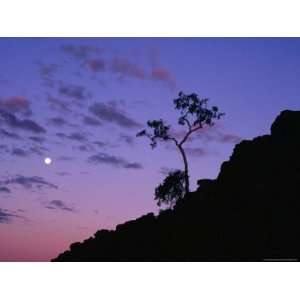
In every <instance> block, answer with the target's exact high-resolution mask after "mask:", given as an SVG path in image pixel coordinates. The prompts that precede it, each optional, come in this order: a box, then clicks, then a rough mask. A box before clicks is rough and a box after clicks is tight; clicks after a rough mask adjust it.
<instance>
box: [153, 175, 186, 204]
mask: <svg viewBox="0 0 300 300" xmlns="http://www.w3.org/2000/svg"><path fill="white" fill-rule="evenodd" d="M183 196H184V172H183V171H181V170H176V171H173V172H169V174H168V175H167V177H166V178H165V179H164V181H163V183H161V184H159V185H158V186H157V187H156V188H155V200H157V205H158V206H161V205H162V204H165V205H169V207H170V208H172V207H173V206H174V204H175V203H176V202H177V201H178V200H179V199H181V198H183Z"/></svg>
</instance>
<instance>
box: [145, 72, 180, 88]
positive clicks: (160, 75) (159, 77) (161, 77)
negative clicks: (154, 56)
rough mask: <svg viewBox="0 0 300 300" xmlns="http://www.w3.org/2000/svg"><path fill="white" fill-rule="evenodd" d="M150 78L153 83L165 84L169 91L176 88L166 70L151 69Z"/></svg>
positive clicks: (172, 77)
mask: <svg viewBox="0 0 300 300" xmlns="http://www.w3.org/2000/svg"><path fill="white" fill-rule="evenodd" d="M151 78H152V79H153V80H155V81H160V82H163V83H165V84H167V85H168V86H169V88H170V89H171V90H174V89H175V88H176V81H175V78H174V76H173V75H172V74H171V72H170V71H169V70H167V69H166V68H162V67H160V68H159V67H157V68H153V69H152V71H151Z"/></svg>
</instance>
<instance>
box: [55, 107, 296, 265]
mask: <svg viewBox="0 0 300 300" xmlns="http://www.w3.org/2000/svg"><path fill="white" fill-rule="evenodd" d="M198 183H199V188H198V189H197V191H195V192H192V193H190V194H189V195H188V196H187V197H185V198H184V199H183V200H181V201H179V202H178V203H177V204H176V206H175V208H174V210H173V211H171V210H167V211H164V212H162V213H161V214H160V215H159V216H157V217H155V216H154V215H153V214H148V215H145V216H142V217H141V218H138V219H136V220H134V221H129V222H126V223H124V224H121V225H118V226H117V228H116V230H115V231H108V230H100V231H98V232H96V234H95V235H94V236H93V237H91V238H89V239H87V240H85V241H83V242H82V243H74V244H72V245H71V246H70V250H68V251H66V252H64V253H62V254H60V255H59V256H58V257H57V258H55V259H53V261H261V260H264V259H297V258H298V257H299V258H300V217H299V216H300V193H299V191H300V111H283V112H281V114H280V115H279V116H278V117H277V118H276V120H275V121H274V123H273V125H272V127H271V134H270V135H264V136H260V137H257V138H255V139H253V140H251V141H248V140H247V141H242V142H241V143H240V144H238V145H236V147H235V149H234V151H233V154H232V155H231V157H230V160H229V161H227V162H224V163H223V164H222V166H221V170H220V173H219V175H218V177H217V178H216V179H215V180H203V179H202V180H199V181H198Z"/></svg>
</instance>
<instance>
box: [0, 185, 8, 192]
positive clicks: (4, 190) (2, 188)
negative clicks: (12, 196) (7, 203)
mask: <svg viewBox="0 0 300 300" xmlns="http://www.w3.org/2000/svg"><path fill="white" fill-rule="evenodd" d="M0 193H6V194H9V193H10V189H9V188H7V187H6V186H0Z"/></svg>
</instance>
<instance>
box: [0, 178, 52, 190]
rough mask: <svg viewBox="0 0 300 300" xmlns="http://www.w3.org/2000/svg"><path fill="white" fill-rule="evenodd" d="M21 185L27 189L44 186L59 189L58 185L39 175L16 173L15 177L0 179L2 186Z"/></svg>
mask: <svg viewBox="0 0 300 300" xmlns="http://www.w3.org/2000/svg"><path fill="white" fill-rule="evenodd" d="M11 184H12V185H14V184H16V185H20V186H22V187H23V188H25V189H33V188H38V189H41V188H43V187H48V188H53V189H57V188H58V187H57V185H55V184H52V183H50V182H47V181H46V180H45V179H43V178H42V177H39V176H23V175H16V176H14V177H11V178H8V179H5V180H3V181H0V186H6V185H11Z"/></svg>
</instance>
